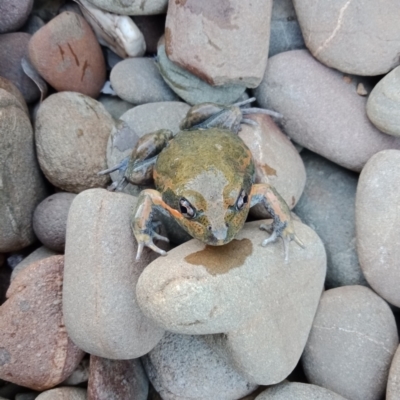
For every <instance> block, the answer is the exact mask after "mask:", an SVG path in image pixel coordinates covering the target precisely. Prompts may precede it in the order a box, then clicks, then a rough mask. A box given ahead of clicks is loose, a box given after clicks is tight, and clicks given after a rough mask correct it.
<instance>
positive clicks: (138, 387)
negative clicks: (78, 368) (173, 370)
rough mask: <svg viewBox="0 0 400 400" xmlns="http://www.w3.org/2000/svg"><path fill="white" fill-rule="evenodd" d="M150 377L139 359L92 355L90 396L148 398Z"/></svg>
mask: <svg viewBox="0 0 400 400" xmlns="http://www.w3.org/2000/svg"><path fill="white" fill-rule="evenodd" d="M148 392H149V379H148V378H147V376H146V373H145V372H144V369H143V366H142V363H141V362H140V360H139V359H133V360H108V359H106V358H101V357H96V356H91V357H90V375H89V382H88V398H89V399H93V400H125V399H126V400H128V399H134V400H147V395H148Z"/></svg>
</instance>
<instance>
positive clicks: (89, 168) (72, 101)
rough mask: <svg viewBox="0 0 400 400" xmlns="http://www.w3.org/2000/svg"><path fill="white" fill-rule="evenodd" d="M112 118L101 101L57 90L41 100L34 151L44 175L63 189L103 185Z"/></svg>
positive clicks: (73, 190)
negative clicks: (102, 173) (100, 174)
mask: <svg viewBox="0 0 400 400" xmlns="http://www.w3.org/2000/svg"><path fill="white" fill-rule="evenodd" d="M113 127H114V120H113V119H112V117H111V115H110V114H109V113H108V112H107V111H106V110H105V108H104V107H103V106H102V104H101V103H99V102H98V101H96V100H93V99H92V98H90V97H88V96H85V95H83V94H80V93H75V92H60V93H56V94H53V95H51V96H50V97H48V98H47V99H46V100H45V101H44V102H43V103H41V105H40V107H39V110H38V112H37V117H36V122H35V135H36V150H37V156H38V159H39V163H40V167H41V168H42V171H43V172H44V174H45V175H46V178H47V179H48V180H49V181H50V182H51V183H52V184H53V185H54V186H57V187H59V188H60V189H62V190H65V191H66V192H72V193H79V192H81V191H82V190H85V189H88V188H92V187H102V186H106V185H107V182H108V181H109V178H108V177H107V176H98V175H97V173H98V172H99V171H101V170H103V169H105V168H106V147H107V140H108V137H109V135H110V133H111V130H112V129H113Z"/></svg>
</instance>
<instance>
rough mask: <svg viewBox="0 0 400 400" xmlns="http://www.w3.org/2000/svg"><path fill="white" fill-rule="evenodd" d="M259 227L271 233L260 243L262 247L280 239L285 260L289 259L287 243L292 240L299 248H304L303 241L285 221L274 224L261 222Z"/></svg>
mask: <svg viewBox="0 0 400 400" xmlns="http://www.w3.org/2000/svg"><path fill="white" fill-rule="evenodd" d="M260 229H262V230H264V231H267V232H269V233H271V236H270V237H269V238H267V239H265V240H263V242H262V243H261V245H262V246H263V247H265V246H267V245H268V244H269V243H273V242H275V241H276V240H277V239H278V238H281V239H282V242H283V248H284V252H285V262H288V261H289V243H290V242H291V241H292V240H294V241H295V242H296V243H297V244H298V245H299V246H300V247H301V248H303V249H304V244H303V242H302V241H301V240H300V239H299V237H298V236H297V235H296V234H295V233H294V231H293V229H291V228H290V227H289V226H287V224H286V223H283V224H282V223H280V224H276V223H275V222H272V223H271V224H268V225H267V224H261V225H260Z"/></svg>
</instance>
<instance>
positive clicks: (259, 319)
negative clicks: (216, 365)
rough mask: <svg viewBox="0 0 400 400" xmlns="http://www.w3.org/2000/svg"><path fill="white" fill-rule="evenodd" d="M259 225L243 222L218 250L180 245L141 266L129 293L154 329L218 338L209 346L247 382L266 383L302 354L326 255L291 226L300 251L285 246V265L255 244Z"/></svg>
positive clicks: (311, 236)
mask: <svg viewBox="0 0 400 400" xmlns="http://www.w3.org/2000/svg"><path fill="white" fill-rule="evenodd" d="M264 222H265V221H264ZM259 224H260V221H254V222H251V223H248V224H246V225H245V227H244V228H243V229H242V230H241V231H240V232H239V234H238V235H237V237H236V239H234V240H233V241H232V242H231V243H230V244H227V245H225V246H221V247H213V246H205V245H204V244H203V243H201V242H200V241H197V240H190V241H189V242H187V243H184V244H183V245H181V246H179V247H177V248H175V249H173V250H171V251H170V252H169V253H168V256H167V257H162V258H160V259H157V260H155V261H153V262H152V263H151V264H150V265H148V266H147V267H146V269H145V270H144V271H143V273H142V274H141V276H140V278H139V281H138V284H137V287H136V290H137V298H138V302H139V305H140V307H141V309H142V310H143V312H144V313H145V315H147V316H148V317H149V318H151V319H152V320H153V321H154V322H156V323H157V324H158V325H159V326H161V327H163V328H164V329H166V330H168V331H172V332H176V333H181V334H195V335H199V334H213V333H215V334H221V333H224V335H215V336H212V337H211V338H210V339H209V340H210V344H211V345H212V346H214V347H215V348H216V349H217V351H218V352H219V353H223V354H225V356H226V357H227V358H229V359H230V360H231V361H232V362H233V364H234V365H235V366H236V367H237V368H238V369H239V370H240V371H241V372H242V373H243V374H245V376H247V378H248V379H249V380H250V381H251V382H254V383H258V384H274V383H278V382H280V381H282V380H283V379H285V378H286V377H287V375H288V374H289V373H290V372H291V371H292V370H293V368H294V367H295V366H296V364H297V362H298V360H299V358H300V355H301V353H302V351H303V348H304V346H305V343H306V341H307V337H308V333H309V330H310V327H311V323H312V320H313V317H314V314H315V311H316V308H317V305H318V301H319V298H320V295H321V291H322V287H323V281H324V279H325V272H326V271H325V268H326V258H325V257H326V256H325V250H324V248H323V246H322V243H321V241H320V239H319V238H318V237H317V235H316V234H315V233H314V232H313V231H312V230H311V229H309V228H308V227H307V226H305V225H302V224H300V223H298V222H296V221H295V230H296V232H297V234H298V236H299V237H300V239H301V240H302V241H303V242H304V243H305V246H306V250H304V249H301V248H300V247H299V246H297V245H296V244H294V243H292V244H291V245H290V261H289V263H286V264H285V262H284V255H283V248H282V244H281V243H280V242H276V243H274V244H272V245H269V246H267V247H265V248H264V247H261V242H262V240H263V239H265V237H266V236H268V234H267V233H266V232H263V231H261V230H259ZM305 288H307V289H305ZM277 298H279V301H276V299H277ZM295 305H296V306H295Z"/></svg>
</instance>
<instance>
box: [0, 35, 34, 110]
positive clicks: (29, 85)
mask: <svg viewBox="0 0 400 400" xmlns="http://www.w3.org/2000/svg"><path fill="white" fill-rule="evenodd" d="M30 40H31V35H29V34H28V33H24V32H15V33H5V34H3V35H0V76H1V77H3V78H6V79H9V80H10V81H11V82H12V83H13V84H14V85H15V86H16V87H17V88H18V90H19V91H20V92H21V93H22V95H23V96H24V99H25V101H26V102H27V103H32V102H34V101H35V100H37V99H38V98H39V94H40V92H39V89H38V88H37V86H36V84H35V83H34V82H33V81H32V80H31V79H30V78H29V77H28V76H27V75H25V72H24V71H23V69H22V66H21V59H22V58H23V57H28V43H29V41H30Z"/></svg>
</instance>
